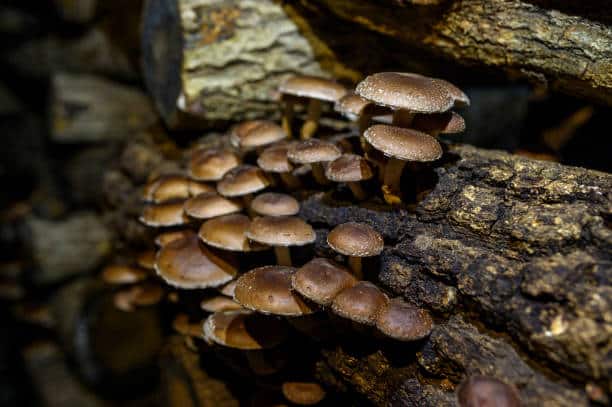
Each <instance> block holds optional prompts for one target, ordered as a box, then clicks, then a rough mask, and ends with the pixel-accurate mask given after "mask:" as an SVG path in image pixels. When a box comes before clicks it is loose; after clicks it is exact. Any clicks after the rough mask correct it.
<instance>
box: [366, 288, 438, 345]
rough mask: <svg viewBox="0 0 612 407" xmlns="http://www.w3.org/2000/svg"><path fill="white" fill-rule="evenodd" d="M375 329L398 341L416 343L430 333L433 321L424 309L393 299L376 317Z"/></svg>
mask: <svg viewBox="0 0 612 407" xmlns="http://www.w3.org/2000/svg"><path fill="white" fill-rule="evenodd" d="M376 328H378V330H379V331H380V332H382V333H383V334H385V335H387V336H389V337H391V338H393V339H397V340H399V341H416V340H419V339H423V338H425V337H426V336H428V335H429V334H430V333H431V330H432V328H433V320H432V319H431V315H429V312H427V311H425V310H424V309H421V308H417V307H415V306H414V305H411V304H408V303H406V302H404V301H402V300H401V299H399V298H394V299H392V300H391V301H390V302H389V305H388V306H387V308H385V309H384V310H383V311H382V312H381V313H380V314H379V315H378V318H377V319H376Z"/></svg>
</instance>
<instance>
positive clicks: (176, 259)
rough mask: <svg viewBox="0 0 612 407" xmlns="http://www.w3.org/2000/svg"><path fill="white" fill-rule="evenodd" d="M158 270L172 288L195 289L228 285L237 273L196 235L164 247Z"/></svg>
mask: <svg viewBox="0 0 612 407" xmlns="http://www.w3.org/2000/svg"><path fill="white" fill-rule="evenodd" d="M155 271H156V272H157V274H158V275H159V276H160V277H161V278H162V279H163V280H164V281H165V282H166V283H168V284H169V285H171V286H174V287H178V288H185V289H195V288H206V287H218V286H220V285H222V284H225V283H227V282H228V281H230V280H232V279H233V278H234V276H235V275H236V271H237V270H236V268H235V267H233V266H231V265H230V264H228V263H227V262H225V261H223V260H222V259H221V258H219V257H217V256H215V255H214V254H213V253H212V252H210V250H208V249H207V248H206V247H204V245H202V244H200V243H199V240H198V237H197V236H196V235H195V234H194V235H193V236H190V237H186V238H183V239H179V240H174V241H172V242H170V243H168V244H166V245H165V246H163V247H162V248H161V249H160V251H159V252H158V253H157V260H156V262H155Z"/></svg>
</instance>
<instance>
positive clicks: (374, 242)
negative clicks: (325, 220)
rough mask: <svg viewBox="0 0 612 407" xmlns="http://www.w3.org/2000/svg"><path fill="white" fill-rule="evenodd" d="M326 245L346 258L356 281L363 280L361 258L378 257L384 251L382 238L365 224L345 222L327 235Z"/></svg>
mask: <svg viewBox="0 0 612 407" xmlns="http://www.w3.org/2000/svg"><path fill="white" fill-rule="evenodd" d="M327 244H328V245H329V246H330V247H331V248H332V249H333V250H335V251H336V252H338V253H340V254H343V255H345V256H348V264H349V266H350V267H351V270H353V273H354V274H355V276H356V277H357V278H358V279H361V278H363V271H362V264H361V258H362V257H371V256H378V255H379V254H380V252H382V250H383V249H384V246H385V243H384V241H383V238H382V236H381V235H380V233H378V232H377V231H376V230H374V229H373V228H372V227H371V226H369V225H366V224H365V223H357V222H347V223H343V224H341V225H338V226H336V227H335V228H333V229H332V230H331V232H329V234H328V235H327Z"/></svg>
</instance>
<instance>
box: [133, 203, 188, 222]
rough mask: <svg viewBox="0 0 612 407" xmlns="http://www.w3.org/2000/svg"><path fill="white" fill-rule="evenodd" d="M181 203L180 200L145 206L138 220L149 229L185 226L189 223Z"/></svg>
mask: <svg viewBox="0 0 612 407" xmlns="http://www.w3.org/2000/svg"><path fill="white" fill-rule="evenodd" d="M183 203H184V201H182V200H180V201H171V202H164V203H159V204H150V205H147V206H145V207H144V208H143V210H142V215H141V216H140V218H139V220H140V221H141V222H142V223H144V224H145V225H147V226H151V227H163V226H179V225H185V224H187V223H189V218H188V217H187V215H185V212H184V211H183Z"/></svg>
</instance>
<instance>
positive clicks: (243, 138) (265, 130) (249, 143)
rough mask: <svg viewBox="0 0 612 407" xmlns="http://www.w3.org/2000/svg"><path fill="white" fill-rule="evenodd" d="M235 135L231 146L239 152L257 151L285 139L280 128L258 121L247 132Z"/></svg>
mask: <svg viewBox="0 0 612 407" xmlns="http://www.w3.org/2000/svg"><path fill="white" fill-rule="evenodd" d="M235 134H236V137H234V138H232V144H234V145H235V146H236V147H238V148H240V149H241V150H252V149H256V150H259V149H261V148H263V147H265V146H268V145H270V144H273V143H277V142H279V141H281V140H283V139H286V138H287V133H285V131H284V130H283V129H282V127H280V126H279V125H277V124H276V123H274V122H271V121H259V124H258V125H255V126H252V127H250V128H249V129H248V130H247V131H243V132H241V133H240V134H238V133H235Z"/></svg>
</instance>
